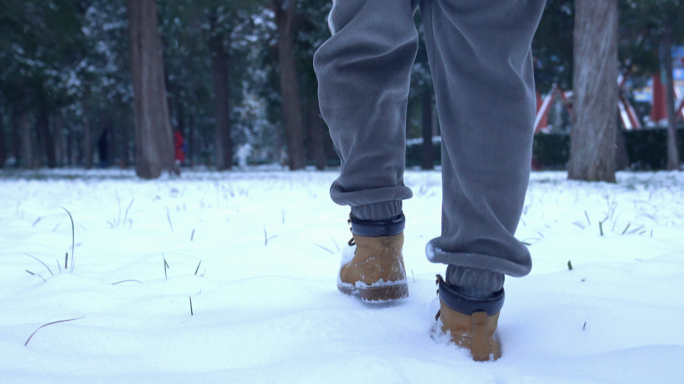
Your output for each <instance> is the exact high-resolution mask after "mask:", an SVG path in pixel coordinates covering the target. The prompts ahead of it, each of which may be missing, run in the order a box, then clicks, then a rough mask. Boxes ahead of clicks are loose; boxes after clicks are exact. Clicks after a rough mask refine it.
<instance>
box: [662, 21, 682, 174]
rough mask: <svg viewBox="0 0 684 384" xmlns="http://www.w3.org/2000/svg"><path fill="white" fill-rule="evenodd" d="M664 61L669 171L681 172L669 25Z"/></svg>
mask: <svg viewBox="0 0 684 384" xmlns="http://www.w3.org/2000/svg"><path fill="white" fill-rule="evenodd" d="M662 42H663V55H664V56H663V61H664V62H665V83H666V84H665V88H666V89H667V92H666V94H665V104H667V169H668V170H670V171H674V170H679V151H678V149H677V126H676V124H675V120H676V116H675V100H676V98H675V94H674V75H673V68H672V29H671V27H670V25H669V24H666V25H665V26H664V28H663V35H662Z"/></svg>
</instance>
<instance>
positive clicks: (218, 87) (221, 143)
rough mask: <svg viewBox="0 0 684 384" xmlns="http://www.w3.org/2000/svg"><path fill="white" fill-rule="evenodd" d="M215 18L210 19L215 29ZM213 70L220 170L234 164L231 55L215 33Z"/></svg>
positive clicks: (212, 56) (217, 150) (217, 153)
mask: <svg viewBox="0 0 684 384" xmlns="http://www.w3.org/2000/svg"><path fill="white" fill-rule="evenodd" d="M215 23H216V20H215V18H212V20H210V24H211V27H212V30H214V29H215ZM209 47H210V49H211V71H212V76H213V80H214V116H215V119H214V120H215V125H214V134H215V139H216V168H217V169H218V170H219V171H223V170H227V169H231V168H232V166H233V140H232V138H231V136H230V131H231V129H230V86H229V81H230V80H229V78H228V65H229V60H230V57H229V55H228V54H227V53H226V50H225V48H224V46H223V37H222V36H219V35H215V36H212V37H211V41H210V43H209Z"/></svg>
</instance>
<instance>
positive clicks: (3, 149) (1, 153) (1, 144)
mask: <svg viewBox="0 0 684 384" xmlns="http://www.w3.org/2000/svg"><path fill="white" fill-rule="evenodd" d="M2 118H3V115H2V108H0V169H2V168H5V160H7V144H6V143H5V122H4V121H3V119H2Z"/></svg>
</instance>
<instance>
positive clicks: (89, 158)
mask: <svg viewBox="0 0 684 384" xmlns="http://www.w3.org/2000/svg"><path fill="white" fill-rule="evenodd" d="M88 111H89V109H88V106H87V105H86V103H85V102H83V111H82V113H81V117H82V118H83V137H82V139H83V143H82V144H81V148H82V151H81V154H82V156H83V161H84V162H85V164H84V165H85V168H86V169H90V168H92V167H93V139H92V135H91V127H90V116H88Z"/></svg>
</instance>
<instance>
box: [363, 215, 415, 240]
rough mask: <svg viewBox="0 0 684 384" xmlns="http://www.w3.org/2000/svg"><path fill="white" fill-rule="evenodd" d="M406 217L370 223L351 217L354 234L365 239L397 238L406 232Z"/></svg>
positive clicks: (400, 216)
mask: <svg viewBox="0 0 684 384" xmlns="http://www.w3.org/2000/svg"><path fill="white" fill-rule="evenodd" d="M405 226H406V217H405V216H404V214H403V213H402V214H401V215H399V216H397V217H395V218H393V219H390V220H387V221H369V220H361V219H357V218H356V217H354V216H351V229H352V233H354V234H355V235H358V236H364V237H382V236H396V235H398V234H400V233H402V232H404V227H405Z"/></svg>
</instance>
